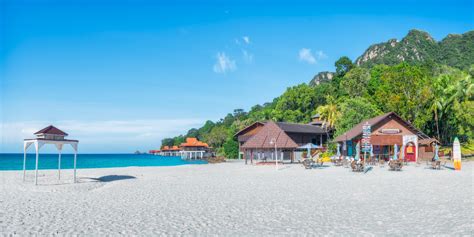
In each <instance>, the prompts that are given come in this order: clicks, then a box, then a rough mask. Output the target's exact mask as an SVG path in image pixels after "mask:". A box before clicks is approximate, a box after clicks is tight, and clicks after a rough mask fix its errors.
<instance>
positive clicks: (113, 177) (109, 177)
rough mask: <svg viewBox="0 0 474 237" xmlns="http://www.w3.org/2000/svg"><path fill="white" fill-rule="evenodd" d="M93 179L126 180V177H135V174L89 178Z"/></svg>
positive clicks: (101, 180) (106, 180) (98, 180)
mask: <svg viewBox="0 0 474 237" xmlns="http://www.w3.org/2000/svg"><path fill="white" fill-rule="evenodd" d="M89 179H92V180H95V181H97V182H113V181H119V180H126V179H136V177H135V176H131V175H106V176H102V177H99V178H89Z"/></svg>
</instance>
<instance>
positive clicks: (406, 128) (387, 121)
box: [334, 112, 432, 162]
mask: <svg viewBox="0 0 474 237" xmlns="http://www.w3.org/2000/svg"><path fill="white" fill-rule="evenodd" d="M366 124H369V125H370V126H371V131H370V134H368V138H366V139H367V140H368V141H369V144H371V145H372V146H373V151H372V152H373V155H374V157H375V158H377V159H378V160H386V161H388V160H389V159H390V158H391V157H392V156H393V154H394V151H395V145H397V146H398V147H397V148H400V147H402V151H401V152H402V153H401V154H403V157H402V158H403V159H404V160H406V161H409V162H416V161H418V158H423V159H426V158H425V155H423V156H420V150H419V148H420V146H422V145H423V144H424V143H425V142H429V141H432V138H430V137H429V136H427V135H426V134H425V133H423V132H422V131H420V130H418V129H417V128H415V127H414V126H413V125H412V124H411V123H410V122H408V121H406V120H404V119H402V118H401V117H400V116H398V115H397V114H396V113H394V112H389V113H386V114H382V115H379V116H377V117H373V118H370V119H367V120H364V121H362V122H360V123H359V124H357V125H356V126H354V127H353V128H352V129H350V130H349V131H347V132H345V133H343V134H341V135H340V136H338V137H336V138H335V139H334V141H335V142H337V143H340V144H341V145H342V146H343V147H344V148H346V149H343V151H344V155H346V156H356V155H357V154H354V153H355V152H354V150H355V144H357V143H358V142H361V141H363V140H364V138H363V127H364V125H366ZM423 148H424V147H423ZM359 152H360V150H359ZM423 154H424V153H423ZM430 159H431V158H430Z"/></svg>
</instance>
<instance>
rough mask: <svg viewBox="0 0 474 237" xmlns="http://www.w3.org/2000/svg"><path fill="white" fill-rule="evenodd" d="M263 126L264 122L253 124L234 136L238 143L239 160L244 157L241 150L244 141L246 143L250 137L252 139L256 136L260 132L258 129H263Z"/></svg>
mask: <svg viewBox="0 0 474 237" xmlns="http://www.w3.org/2000/svg"><path fill="white" fill-rule="evenodd" d="M263 126H265V122H255V123H253V124H251V125H249V126H247V127H245V128H244V129H242V130H240V131H238V132H237V133H236V134H235V135H234V137H236V138H237V142H238V143H239V158H244V157H245V153H244V150H243V148H242V146H243V145H244V143H245V142H246V141H248V140H249V139H250V138H251V137H253V136H254V135H255V134H257V133H258V131H260V129H262V128H263Z"/></svg>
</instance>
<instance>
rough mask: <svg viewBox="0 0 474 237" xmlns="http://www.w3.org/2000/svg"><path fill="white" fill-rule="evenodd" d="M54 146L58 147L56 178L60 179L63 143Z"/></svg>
mask: <svg viewBox="0 0 474 237" xmlns="http://www.w3.org/2000/svg"><path fill="white" fill-rule="evenodd" d="M56 148H57V149H58V152H59V156H58V180H61V153H62V150H63V144H56Z"/></svg>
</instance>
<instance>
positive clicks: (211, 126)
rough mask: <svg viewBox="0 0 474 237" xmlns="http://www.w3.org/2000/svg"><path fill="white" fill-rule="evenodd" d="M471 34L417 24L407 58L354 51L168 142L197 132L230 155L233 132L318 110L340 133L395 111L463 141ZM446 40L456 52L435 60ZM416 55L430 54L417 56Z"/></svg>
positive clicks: (433, 132) (469, 107) (469, 121)
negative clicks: (308, 79)
mask: <svg viewBox="0 0 474 237" xmlns="http://www.w3.org/2000/svg"><path fill="white" fill-rule="evenodd" d="M472 35H473V31H470V32H468V33H466V34H463V35H462V36H448V37H447V38H445V39H444V40H443V41H441V42H440V43H437V42H434V40H432V39H431V37H429V35H428V34H427V33H422V34H421V33H419V31H410V33H409V34H408V36H407V37H405V38H404V39H403V40H402V41H401V42H400V43H396V45H397V44H402V45H405V46H403V49H407V50H411V51H410V52H418V54H416V53H414V54H411V53H410V54H404V56H403V57H404V60H402V61H401V62H398V61H397V60H393V61H391V60H392V59H393V58H392V57H391V56H390V55H392V56H393V53H392V52H390V53H385V54H384V55H385V57H386V58H380V57H375V58H374V57H373V58H371V59H370V60H362V59H361V58H364V55H365V54H366V53H367V51H370V50H373V47H374V46H371V47H370V48H369V49H368V50H367V51H366V53H364V55H362V56H361V57H359V59H357V60H356V63H353V62H352V61H351V60H350V59H349V58H348V57H341V58H340V59H339V60H338V61H336V62H335V68H336V72H335V73H331V74H330V75H331V76H330V77H331V78H330V79H329V78H327V75H329V74H328V72H324V75H323V76H321V77H320V78H321V79H322V80H320V81H319V82H318V83H315V82H312V83H310V84H309V85H308V84H300V85H296V86H293V87H290V88H288V89H287V90H286V91H285V92H284V93H283V94H282V95H281V96H279V97H277V98H275V99H274V100H273V101H272V102H269V103H265V104H262V105H255V106H253V107H252V108H251V109H250V110H249V111H248V112H247V111H244V110H242V109H236V110H234V112H233V113H229V114H228V115H227V116H225V118H223V119H221V120H219V121H216V122H213V121H207V122H206V123H205V124H204V126H203V127H201V128H199V129H195V128H193V129H191V130H189V131H188V133H187V134H184V135H180V136H177V137H174V138H166V139H164V140H163V141H162V145H179V144H180V143H181V142H183V141H184V139H185V138H186V137H197V138H198V139H200V140H203V141H205V142H207V143H209V144H210V145H211V146H212V147H214V148H215V149H216V151H217V152H218V153H220V154H222V155H225V156H226V157H227V158H235V157H237V155H238V149H237V148H238V144H237V141H236V139H235V138H234V136H233V135H234V134H235V133H236V132H237V131H239V130H240V129H242V128H244V127H245V126H248V125H250V124H252V123H253V122H255V121H262V120H274V121H287V122H297V123H307V122H309V121H310V118H311V116H312V115H313V114H315V113H319V114H320V115H321V116H322V118H323V119H324V120H325V121H326V122H327V124H329V125H331V126H332V127H334V128H335V135H338V134H341V133H344V132H345V131H347V130H348V129H350V128H352V127H353V126H354V125H355V124H357V123H359V122H360V121H362V120H364V119H367V118H370V117H373V116H376V115H379V114H382V113H385V112H389V111H394V112H396V113H397V114H399V115H400V116H401V117H402V118H404V119H406V120H408V121H410V122H411V123H413V125H414V126H416V127H417V128H419V129H421V130H423V131H424V132H425V133H427V134H428V135H430V136H432V137H435V138H438V140H440V141H441V142H442V143H443V144H450V143H451V142H452V140H453V139H454V137H455V136H457V137H459V138H460V140H461V141H462V142H463V143H464V144H468V143H470V144H472V143H473V141H474V102H473V97H474V83H473V79H472V78H473V76H474V55H473V54H472V49H471V48H472V47H473V44H470V45H466V44H467V42H468V41H469V42H470V41H472ZM412 41H414V42H417V41H420V42H421V41H426V45H425V44H424V45H423V47H420V48H416V50H414V48H413V47H408V46H407V45H409V44H410V43H405V42H412ZM446 41H449V42H446ZM389 42H391V41H389ZM389 44H390V43H389ZM384 47H388V46H384ZM394 47H399V48H400V47H401V46H394ZM440 47H444V50H447V51H450V52H449V53H448V52H446V53H445V54H444V55H445V56H443V57H440V56H439V54H438V56H436V57H434V56H433V58H436V60H431V59H432V57H431V56H430V57H428V56H427V55H431V54H432V53H433V52H436V51H437V50H439V48H440ZM371 48H372V49H371ZM378 52H380V51H378ZM369 54H370V53H369ZM387 55H388V56H390V57H388V56H387ZM416 55H418V56H416ZM394 57H395V58H397V56H394ZM413 57H414V58H415V59H417V58H418V59H424V60H422V61H419V60H412V59H414V58H413ZM408 59H410V60H408ZM428 59H429V60H428ZM387 60H388V61H387ZM386 64H387V65H386ZM320 75H322V74H320Z"/></svg>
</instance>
